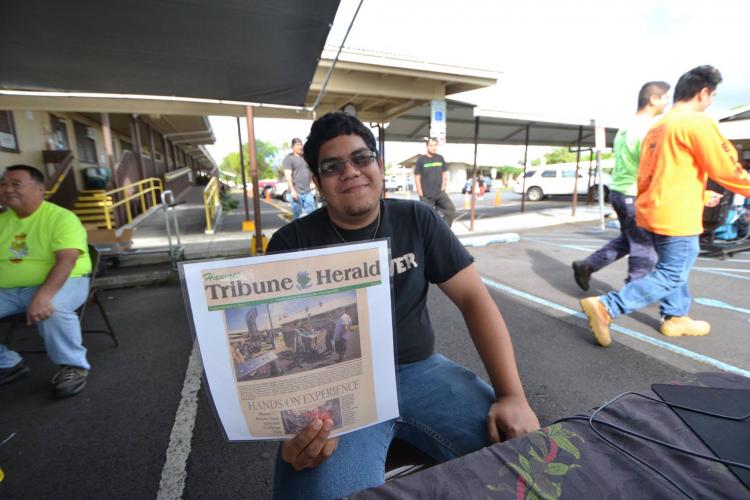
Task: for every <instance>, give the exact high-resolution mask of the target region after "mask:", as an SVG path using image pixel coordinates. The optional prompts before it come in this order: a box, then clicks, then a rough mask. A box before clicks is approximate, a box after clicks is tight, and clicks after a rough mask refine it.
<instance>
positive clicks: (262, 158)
mask: <svg viewBox="0 0 750 500" xmlns="http://www.w3.org/2000/svg"><path fill="white" fill-rule="evenodd" d="M242 150H243V154H244V159H245V172H246V173H248V175H249V171H250V164H249V162H248V159H249V156H248V154H247V144H243V145H242ZM255 152H256V155H255V161H256V162H257V164H258V178H259V179H275V178H277V177H278V176H279V175H278V172H277V170H276V167H274V160H276V157H277V156H278V154H279V148H277V147H276V146H274V145H273V144H272V143H270V142H267V141H263V140H260V139H257V140H256V141H255ZM220 168H221V170H222V171H228V172H232V173H234V174H237V175H240V154H239V152H234V153H229V154H228V155H226V156H225V157H224V159H223V160H221V165H220Z"/></svg>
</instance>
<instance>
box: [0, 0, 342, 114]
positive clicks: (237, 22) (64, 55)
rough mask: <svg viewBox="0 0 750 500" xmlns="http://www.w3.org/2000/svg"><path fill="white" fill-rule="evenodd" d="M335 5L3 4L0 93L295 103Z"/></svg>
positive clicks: (179, 0)
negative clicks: (76, 93) (52, 92)
mask: <svg viewBox="0 0 750 500" xmlns="http://www.w3.org/2000/svg"><path fill="white" fill-rule="evenodd" d="M338 4H339V1H338V0H316V1H314V2H313V1H305V0H244V1H240V0H235V1H232V0H171V1H168V0H131V1H128V2H106V1H101V0H76V1H72V2H66V1H59V0H58V1H50V0H9V1H4V2H2V3H1V4H0V88H1V89H15V90H52V91H69V92H97V93H116V94H140V95H156V96H178V97H188V98H206V99H220V100H231V101H241V102H257V103H265V104H283V105H295V106H301V105H303V104H304V100H305V96H306V94H307V91H308V89H309V87H310V82H311V80H312V77H313V74H314V72H315V69H316V68H317V65H318V58H319V57H320V53H321V51H322V49H323V45H324V43H325V40H326V37H327V36H328V32H329V30H330V26H331V24H332V23H333V19H334V16H335V14H336V10H337V8H338Z"/></svg>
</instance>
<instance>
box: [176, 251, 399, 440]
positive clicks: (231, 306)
mask: <svg viewBox="0 0 750 500" xmlns="http://www.w3.org/2000/svg"><path fill="white" fill-rule="evenodd" d="M389 262H390V256H389V250H388V242H387V240H376V241H370V242H366V243H357V244H349V245H340V246H334V247H327V248H323V249H316V250H306V251H298V252H288V253H282V254H274V255H268V256H261V257H250V258H240V259H227V260H215V261H202V262H193V263H181V264H180V277H181V280H182V289H183V295H184V296H185V302H186V305H187V307H188V310H189V313H190V320H191V327H192V328H193V333H194V336H195V338H196V340H197V342H198V347H199V351H200V354H201V360H202V362H203V369H204V374H205V378H204V380H205V381H206V382H207V384H208V388H207V389H208V393H209V395H210V397H211V400H212V403H213V406H214V408H215V411H216V415H217V417H218V419H219V421H220V424H221V426H222V428H223V430H224V433H225V435H226V437H227V439H229V440H230V441H237V440H254V439H285V438H289V437H292V436H294V435H295V434H297V433H299V432H300V431H301V430H302V429H304V428H305V427H306V426H307V425H308V423H309V422H310V421H312V420H314V419H316V418H320V419H330V420H332V421H333V430H332V432H331V436H337V435H341V434H345V433H347V432H351V431H354V430H357V429H360V428H363V427H367V426H370V425H374V424H377V423H379V422H383V421H386V420H390V419H393V418H396V417H398V396H397V388H396V365H395V355H394V344H393V320H392V308H391V286H390V279H389V273H388V269H389Z"/></svg>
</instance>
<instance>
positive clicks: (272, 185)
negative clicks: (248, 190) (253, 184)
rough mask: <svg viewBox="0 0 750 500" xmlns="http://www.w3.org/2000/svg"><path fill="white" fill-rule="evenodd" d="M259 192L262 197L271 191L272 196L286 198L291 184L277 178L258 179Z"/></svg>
mask: <svg viewBox="0 0 750 500" xmlns="http://www.w3.org/2000/svg"><path fill="white" fill-rule="evenodd" d="M258 192H259V193H260V196H261V197H262V198H265V197H266V193H270V196H271V198H278V199H280V200H285V199H286V195H287V193H288V192H289V185H288V184H287V183H286V182H285V181H280V180H277V179H261V180H259V181H258Z"/></svg>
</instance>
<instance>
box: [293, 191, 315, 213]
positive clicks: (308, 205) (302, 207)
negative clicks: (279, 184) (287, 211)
mask: <svg viewBox="0 0 750 500" xmlns="http://www.w3.org/2000/svg"><path fill="white" fill-rule="evenodd" d="M289 200H290V201H289V204H290V205H291V206H292V220H295V219H299V218H300V217H304V216H305V215H307V214H311V213H313V212H314V211H315V197H314V196H313V194H312V191H308V192H306V193H300V192H299V191H297V201H294V198H292V197H291V195H289Z"/></svg>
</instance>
